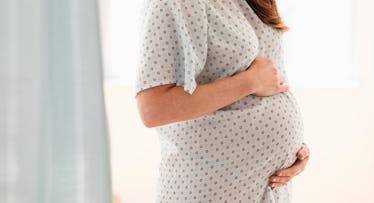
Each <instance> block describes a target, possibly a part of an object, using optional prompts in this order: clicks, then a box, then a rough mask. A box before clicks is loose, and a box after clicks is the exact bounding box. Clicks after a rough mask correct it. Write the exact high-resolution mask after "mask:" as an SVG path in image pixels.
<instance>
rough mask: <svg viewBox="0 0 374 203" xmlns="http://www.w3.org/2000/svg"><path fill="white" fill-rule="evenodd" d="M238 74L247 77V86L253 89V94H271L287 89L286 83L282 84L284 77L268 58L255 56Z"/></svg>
mask: <svg viewBox="0 0 374 203" xmlns="http://www.w3.org/2000/svg"><path fill="white" fill-rule="evenodd" d="M239 74H243V75H244V76H245V77H246V78H247V81H248V83H249V84H248V85H247V86H248V87H251V88H252V89H253V95H255V96H272V95H275V94H278V93H281V92H286V91H288V89H289V88H288V85H286V84H283V83H284V82H285V77H284V76H281V75H280V74H279V70H278V69H277V68H276V67H275V66H274V64H273V61H272V60H271V59H270V58H261V57H257V58H255V60H253V62H252V63H251V64H250V66H249V67H248V69H247V70H245V71H243V72H240V73H239Z"/></svg>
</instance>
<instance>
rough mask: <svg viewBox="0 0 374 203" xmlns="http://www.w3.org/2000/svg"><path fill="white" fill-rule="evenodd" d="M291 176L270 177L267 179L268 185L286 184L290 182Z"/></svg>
mask: <svg viewBox="0 0 374 203" xmlns="http://www.w3.org/2000/svg"><path fill="white" fill-rule="evenodd" d="M291 178H292V177H291V176H275V175H273V176H270V178H269V181H270V184H272V183H284V184H287V183H288V181H290V180H291Z"/></svg>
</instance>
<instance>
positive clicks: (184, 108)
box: [135, 58, 288, 128]
mask: <svg viewBox="0 0 374 203" xmlns="http://www.w3.org/2000/svg"><path fill="white" fill-rule="evenodd" d="M250 67H251V68H247V70H245V71H243V72H240V73H238V74H235V75H233V76H229V77H226V78H223V79H220V80H217V81H214V82H212V83H208V84H203V85H197V87H196V90H195V91H194V93H193V94H188V93H187V92H185V91H184V90H183V87H181V86H175V84H167V85H159V86H156V87H152V88H149V89H146V90H142V91H140V92H139V93H138V94H137V95H136V97H135V98H136V99H137V105H138V111H139V113H140V117H141V119H142V122H143V123H144V125H145V126H146V127H149V128H151V127H155V126H159V125H165V124H168V123H172V122H177V121H183V120H189V119H193V118H197V117H200V116H202V115H205V114H208V113H211V112H213V111H216V110H218V109H220V108H222V107H224V106H227V105H229V104H232V103H234V102H235V101H237V100H240V99H241V98H243V97H245V96H247V95H249V94H254V95H256V96H270V95H274V94H278V93H280V92H285V91H288V85H285V84H282V83H283V82H284V81H285V78H284V77H283V76H280V75H278V71H277V69H276V68H275V67H274V64H273V63H272V61H271V60H270V59H264V58H256V59H255V60H254V61H253V63H252V64H251V65H250Z"/></svg>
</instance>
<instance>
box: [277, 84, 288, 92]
mask: <svg viewBox="0 0 374 203" xmlns="http://www.w3.org/2000/svg"><path fill="white" fill-rule="evenodd" d="M288 90H289V87H288V85H286V84H282V85H279V86H278V92H287V91H288Z"/></svg>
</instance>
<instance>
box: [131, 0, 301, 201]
mask: <svg viewBox="0 0 374 203" xmlns="http://www.w3.org/2000/svg"><path fill="white" fill-rule="evenodd" d="M281 36H282V33H281V32H280V31H278V30H276V29H274V28H271V27H269V26H267V25H266V24H264V23H263V22H262V21H261V20H260V19H259V18H258V17H257V15H256V14H255V13H254V11H253V10H252V9H251V7H250V6H249V5H248V4H247V2H246V1H245V0H148V2H147V6H146V10H145V13H144V21H143V27H142V34H141V39H142V46H141V54H140V55H141V57H140V60H139V68H138V70H137V80H136V93H137V92H139V91H141V90H144V89H147V88H150V87H154V86H158V85H163V84H171V83H176V85H177V86H182V87H183V89H184V91H185V92H186V93H188V94H193V92H194V91H195V89H196V86H197V85H199V84H205V83H211V82H214V81H216V80H219V79H221V78H224V77H228V76H230V75H234V74H236V73H238V72H241V71H244V70H246V69H247V67H248V66H249V65H250V64H251V62H252V61H253V60H254V59H255V58H256V57H267V58H271V59H272V60H273V62H274V63H275V65H276V67H277V68H278V69H279V70H280V71H279V72H280V73H281V74H283V76H285V77H286V74H285V70H284V66H283V49H282V41H281V39H282V38H281ZM285 83H288V79H287V77H286V82H285ZM155 129H156V131H157V132H158V135H159V140H160V146H161V155H162V159H161V162H160V166H159V175H158V178H157V181H156V182H157V193H156V194H157V195H156V202H157V203H177V202H178V203H179V202H183V203H184V202H186V203H188V202H191V203H209V202H214V203H220V202H222V203H223V202H224V203H235V202H238V203H240V202H241V203H252V202H253V203H270V202H271V203H289V202H291V193H292V182H289V183H288V184H287V185H285V186H283V187H280V188H278V189H275V190H271V189H270V188H269V186H268V181H269V176H271V175H272V174H273V173H274V172H275V171H277V170H279V169H281V168H286V167H289V166H291V165H292V164H293V162H294V161H295V160H296V153H297V151H298V149H299V148H300V147H301V145H302V141H303V140H302V135H303V123H302V116H301V113H300V110H299V106H298V104H297V102H296V99H295V97H294V95H293V94H292V92H291V91H288V92H284V93H279V94H277V95H274V96H268V97H257V96H253V95H248V96H246V97H244V98H242V99H241V100H238V101H236V102H234V103H232V104H230V105H227V106H225V107H223V108H221V109H219V110H217V111H215V112H212V113H210V114H207V115H204V116H201V117H198V118H195V119H191V120H185V121H180V122H174V123H169V124H167V125H163V126H158V127H155Z"/></svg>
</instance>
